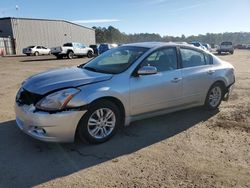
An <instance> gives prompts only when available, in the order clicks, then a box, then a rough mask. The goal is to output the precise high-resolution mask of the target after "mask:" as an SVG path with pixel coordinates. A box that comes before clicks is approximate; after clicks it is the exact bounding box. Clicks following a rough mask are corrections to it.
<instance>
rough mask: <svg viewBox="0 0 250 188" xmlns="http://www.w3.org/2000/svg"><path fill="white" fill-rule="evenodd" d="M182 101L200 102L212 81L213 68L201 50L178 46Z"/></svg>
mask: <svg viewBox="0 0 250 188" xmlns="http://www.w3.org/2000/svg"><path fill="white" fill-rule="evenodd" d="M180 56H181V66H182V69H181V74H182V78H183V89H182V92H183V103H184V104H189V103H190V104H191V103H201V102H203V101H204V100H205V97H206V94H207V92H208V89H209V87H210V86H211V85H212V82H213V75H214V73H215V70H214V69H213V67H212V65H210V56H209V55H208V54H206V53H205V52H203V51H199V50H195V49H192V48H186V47H185V48H184V47H180Z"/></svg>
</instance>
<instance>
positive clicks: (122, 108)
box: [89, 96, 126, 123]
mask: <svg viewBox="0 0 250 188" xmlns="http://www.w3.org/2000/svg"><path fill="white" fill-rule="evenodd" d="M102 100H107V101H110V102H112V103H114V104H115V105H117V107H118V108H119V109H120V112H121V114H122V122H123V123H124V121H125V115H126V112H125V107H124V105H123V103H122V102H121V100H119V99H118V98H116V97H112V96H103V97H100V98H97V99H95V100H93V101H92V102H91V103H90V104H89V105H90V106H91V105H93V104H94V103H96V102H99V101H102Z"/></svg>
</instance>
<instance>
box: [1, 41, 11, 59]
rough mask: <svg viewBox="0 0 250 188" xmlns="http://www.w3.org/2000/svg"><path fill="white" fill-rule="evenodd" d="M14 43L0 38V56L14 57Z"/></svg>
mask: <svg viewBox="0 0 250 188" xmlns="http://www.w3.org/2000/svg"><path fill="white" fill-rule="evenodd" d="M14 54H15V41H14V39H12V38H0V56H4V55H14Z"/></svg>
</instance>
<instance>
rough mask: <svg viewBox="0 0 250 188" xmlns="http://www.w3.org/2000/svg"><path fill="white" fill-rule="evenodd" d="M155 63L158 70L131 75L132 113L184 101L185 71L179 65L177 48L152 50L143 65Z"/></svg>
mask: <svg viewBox="0 0 250 188" xmlns="http://www.w3.org/2000/svg"><path fill="white" fill-rule="evenodd" d="M147 65H150V66H154V67H156V68H157V71H158V72H157V74H153V75H140V76H132V77H131V78H130V101H131V105H130V106H131V109H130V113H131V115H137V114H142V113H146V112H152V111H157V110H161V109H165V108H171V107H173V106H178V105H179V104H180V99H181V96H182V78H181V71H180V69H178V67H177V53H176V48H174V47H173V48H172V47H169V48H164V49H160V50H156V51H155V52H153V53H151V55H149V56H148V57H147V58H146V59H145V60H144V61H143V62H142V63H141V64H140V65H139V68H140V67H143V66H147Z"/></svg>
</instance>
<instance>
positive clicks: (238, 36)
mask: <svg viewBox="0 0 250 188" xmlns="http://www.w3.org/2000/svg"><path fill="white" fill-rule="evenodd" d="M93 29H95V32H96V43H118V44H119V43H132V42H146V41H159V42H171V41H172V42H183V41H184V42H191V41H200V42H203V43H208V44H212V45H213V44H220V43H221V42H222V41H231V42H233V44H250V32H226V33H207V34H205V35H197V36H195V35H191V36H187V37H186V36H185V35H182V36H181V37H179V36H177V37H174V36H163V37H162V36H160V35H159V34H157V33H137V34H126V33H124V32H121V31H119V29H117V28H115V27H113V26H109V27H107V28H106V27H93Z"/></svg>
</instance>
